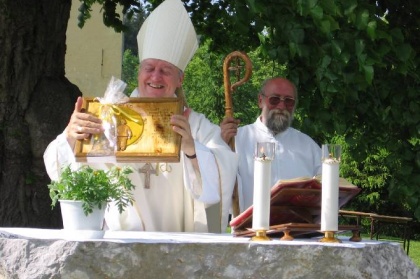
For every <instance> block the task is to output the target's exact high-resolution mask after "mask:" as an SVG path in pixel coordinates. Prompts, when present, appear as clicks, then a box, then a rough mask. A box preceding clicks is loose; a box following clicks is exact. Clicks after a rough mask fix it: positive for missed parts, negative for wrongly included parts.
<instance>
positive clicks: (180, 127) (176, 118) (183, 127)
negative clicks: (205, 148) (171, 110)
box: [170, 114, 195, 156]
mask: <svg viewBox="0 0 420 279" xmlns="http://www.w3.org/2000/svg"><path fill="white" fill-rule="evenodd" d="M170 123H171V125H172V129H173V130H174V132H176V133H178V134H180V135H181V137H182V139H181V150H182V151H183V152H184V154H186V155H188V156H193V155H195V144H194V139H193V137H192V134H191V128H190V123H189V122H188V118H187V117H186V116H184V115H177V114H175V115H172V116H171V122H170Z"/></svg>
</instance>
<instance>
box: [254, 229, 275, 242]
mask: <svg viewBox="0 0 420 279" xmlns="http://www.w3.org/2000/svg"><path fill="white" fill-rule="evenodd" d="M268 240H271V238H269V237H268V236H267V231H266V230H263V229H261V230H256V231H255V236H253V237H252V238H251V241H268Z"/></svg>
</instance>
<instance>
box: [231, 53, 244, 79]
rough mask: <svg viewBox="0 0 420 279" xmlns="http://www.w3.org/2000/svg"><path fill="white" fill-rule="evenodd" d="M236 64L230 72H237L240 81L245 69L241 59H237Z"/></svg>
mask: <svg viewBox="0 0 420 279" xmlns="http://www.w3.org/2000/svg"><path fill="white" fill-rule="evenodd" d="M235 62H236V65H234V66H232V67H229V70H230V71H233V72H235V75H236V79H237V80H240V79H241V71H242V69H243V68H244V66H243V65H241V59H240V58H239V57H236V58H235Z"/></svg>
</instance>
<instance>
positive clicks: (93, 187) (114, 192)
mask: <svg viewBox="0 0 420 279" xmlns="http://www.w3.org/2000/svg"><path fill="white" fill-rule="evenodd" d="M132 172H133V170H132V168H130V167H123V168H119V167H115V166H114V167H112V168H111V169H109V170H108V171H104V170H94V169H92V168H91V167H90V166H88V165H84V166H82V167H80V168H79V169H77V170H75V171H73V170H71V168H70V166H66V167H65V168H63V171H62V173H61V176H60V178H59V179H58V180H56V181H51V183H50V184H48V188H49V191H50V197H51V200H52V203H51V206H52V207H54V206H55V205H56V203H57V201H58V200H77V201H83V205H82V206H83V211H84V212H85V214H86V215H88V214H89V213H92V209H93V208H95V207H99V208H101V206H102V204H103V203H104V202H109V201H115V202H116V204H117V207H118V210H119V212H120V213H121V212H122V211H124V208H125V207H127V206H128V205H129V204H132V203H133V194H132V193H131V190H133V189H134V188H135V186H134V185H133V184H132V183H131V180H130V179H129V177H128V175H129V174H130V173H132Z"/></svg>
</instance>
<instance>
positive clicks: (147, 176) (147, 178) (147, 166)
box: [139, 163, 156, 189]
mask: <svg viewBox="0 0 420 279" xmlns="http://www.w3.org/2000/svg"><path fill="white" fill-rule="evenodd" d="M139 172H141V173H144V175H145V178H144V188H146V189H150V174H156V170H155V169H154V168H153V167H152V164H150V163H147V164H145V165H144V166H143V167H142V168H141V169H140V170H139Z"/></svg>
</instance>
